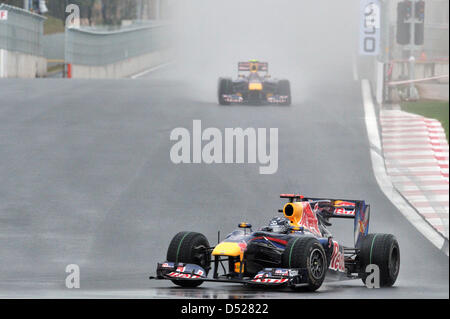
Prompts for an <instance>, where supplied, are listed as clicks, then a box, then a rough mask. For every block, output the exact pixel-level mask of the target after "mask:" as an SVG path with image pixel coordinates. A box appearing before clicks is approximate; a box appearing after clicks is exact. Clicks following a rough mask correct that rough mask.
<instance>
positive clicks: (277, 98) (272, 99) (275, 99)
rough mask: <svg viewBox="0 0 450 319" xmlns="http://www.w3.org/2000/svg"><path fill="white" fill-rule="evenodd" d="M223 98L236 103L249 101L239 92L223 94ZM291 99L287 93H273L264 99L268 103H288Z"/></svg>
mask: <svg viewBox="0 0 450 319" xmlns="http://www.w3.org/2000/svg"><path fill="white" fill-rule="evenodd" d="M222 97H223V100H224V101H225V102H227V103H235V104H243V103H246V102H248V101H246V100H245V99H244V98H243V97H242V96H240V95H237V94H223V95H222ZM288 99H289V96H287V95H271V96H268V97H267V98H266V99H265V100H264V101H262V102H265V103H268V104H282V103H286V102H287V101H288Z"/></svg>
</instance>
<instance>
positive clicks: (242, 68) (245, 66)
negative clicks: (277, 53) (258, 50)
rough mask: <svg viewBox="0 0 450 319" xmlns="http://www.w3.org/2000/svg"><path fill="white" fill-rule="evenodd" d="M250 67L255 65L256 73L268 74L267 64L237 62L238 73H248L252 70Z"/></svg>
mask: <svg viewBox="0 0 450 319" xmlns="http://www.w3.org/2000/svg"><path fill="white" fill-rule="evenodd" d="M252 65H254V66H255V65H256V71H258V72H269V63H267V62H239V64H238V70H239V72H249V71H251V70H252Z"/></svg>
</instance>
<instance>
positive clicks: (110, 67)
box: [65, 22, 170, 79]
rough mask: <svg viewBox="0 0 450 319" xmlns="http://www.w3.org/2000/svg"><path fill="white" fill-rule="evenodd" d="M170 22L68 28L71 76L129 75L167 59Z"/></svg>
mask: <svg viewBox="0 0 450 319" xmlns="http://www.w3.org/2000/svg"><path fill="white" fill-rule="evenodd" d="M168 28H169V27H168V25H167V24H162V23H155V22H147V23H139V24H133V25H130V26H127V27H123V28H121V29H118V30H113V31H108V30H104V29H101V28H92V27H89V28H86V27H83V28H68V29H66V43H65V60H66V63H68V64H69V69H70V70H71V72H69V76H71V77H72V78H83V79H117V78H123V77H129V76H131V75H134V74H137V73H139V72H142V71H145V70H146V69H149V68H151V67H154V66H157V65H160V64H163V63H165V62H167V61H168V60H169V59H170V57H169V54H168V52H169V48H170V41H169V37H168V32H167V31H168Z"/></svg>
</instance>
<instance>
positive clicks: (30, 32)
mask: <svg viewBox="0 0 450 319" xmlns="http://www.w3.org/2000/svg"><path fill="white" fill-rule="evenodd" d="M0 11H7V15H5V16H6V18H3V19H1V20H0V49H4V50H7V51H13V52H20V53H25V54H29V55H33V56H40V57H41V56H43V55H44V48H43V35H44V21H45V19H46V18H45V17H43V16H40V15H37V14H34V13H31V12H28V11H26V10H23V9H20V8H17V7H13V6H10V5H6V4H0Z"/></svg>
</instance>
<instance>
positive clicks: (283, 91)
mask: <svg viewBox="0 0 450 319" xmlns="http://www.w3.org/2000/svg"><path fill="white" fill-rule="evenodd" d="M278 94H279V95H287V96H288V99H287V101H286V102H284V103H280V104H281V105H286V106H289V105H291V104H292V96H291V83H290V82H289V81H288V80H281V81H280V82H279V83H278Z"/></svg>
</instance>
